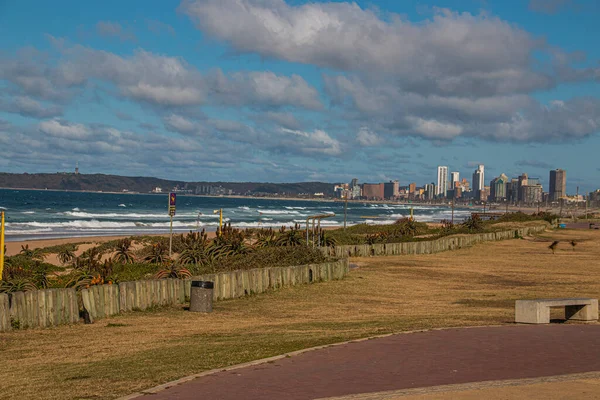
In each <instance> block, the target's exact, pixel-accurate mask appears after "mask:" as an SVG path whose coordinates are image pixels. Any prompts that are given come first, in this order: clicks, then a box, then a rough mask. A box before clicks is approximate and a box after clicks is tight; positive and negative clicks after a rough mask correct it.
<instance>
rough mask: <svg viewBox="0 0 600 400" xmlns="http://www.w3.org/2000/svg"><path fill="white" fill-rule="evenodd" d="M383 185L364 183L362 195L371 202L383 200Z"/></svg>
mask: <svg viewBox="0 0 600 400" xmlns="http://www.w3.org/2000/svg"><path fill="white" fill-rule="evenodd" d="M383 186H384V185H383V183H363V188H362V195H363V197H366V198H367V199H369V200H383V198H384V193H383V190H384V189H383Z"/></svg>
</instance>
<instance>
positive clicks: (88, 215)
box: [63, 211, 219, 219]
mask: <svg viewBox="0 0 600 400" xmlns="http://www.w3.org/2000/svg"><path fill="white" fill-rule="evenodd" d="M63 215H68V216H70V217H75V218H99V219H106V218H137V219H140V218H145V219H149V218H160V219H162V218H164V219H168V218H169V214H167V213H166V212H165V213H164V214H143V213H87V212H73V211H66V212H64V213H63ZM177 216H179V217H188V218H218V217H219V216H218V215H213V214H202V215H198V213H178V214H177Z"/></svg>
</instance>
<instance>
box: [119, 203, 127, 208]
mask: <svg viewBox="0 0 600 400" xmlns="http://www.w3.org/2000/svg"><path fill="white" fill-rule="evenodd" d="M119 207H127V206H126V205H125V204H123V203H121V204H119Z"/></svg>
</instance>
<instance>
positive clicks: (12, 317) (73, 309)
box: [0, 288, 79, 332]
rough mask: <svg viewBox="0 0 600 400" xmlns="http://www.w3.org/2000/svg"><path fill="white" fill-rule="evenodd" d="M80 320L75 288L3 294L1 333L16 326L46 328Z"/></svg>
mask: <svg viewBox="0 0 600 400" xmlns="http://www.w3.org/2000/svg"><path fill="white" fill-rule="evenodd" d="M78 321H79V305H78V304H77V293H76V292H75V289H72V288H69V289H44V290H32V291H29V292H15V293H11V294H10V295H9V294H0V332H3V331H7V330H10V329H12V328H13V325H14V327H19V328H45V327H49V326H56V325H64V324H73V323H76V322H78Z"/></svg>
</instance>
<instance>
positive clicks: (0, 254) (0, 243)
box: [0, 211, 4, 281]
mask: <svg viewBox="0 0 600 400" xmlns="http://www.w3.org/2000/svg"><path fill="white" fill-rule="evenodd" d="M0 215H1V217H0V218H1V219H2V223H1V225H0V281H1V280H2V273H3V272H4V211H1V212H0Z"/></svg>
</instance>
